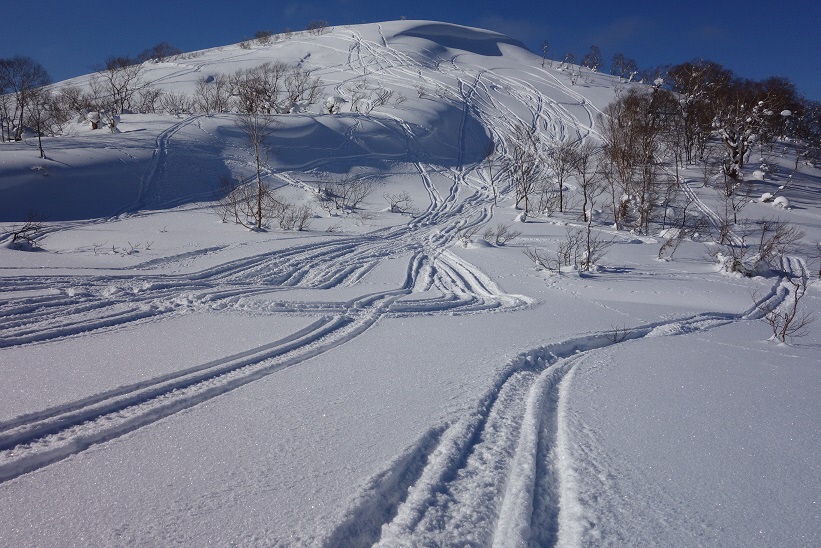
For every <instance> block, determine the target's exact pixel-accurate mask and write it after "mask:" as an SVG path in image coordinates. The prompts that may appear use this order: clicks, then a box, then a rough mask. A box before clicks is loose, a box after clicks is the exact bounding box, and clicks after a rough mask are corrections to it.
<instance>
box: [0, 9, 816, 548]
mask: <svg viewBox="0 0 821 548" xmlns="http://www.w3.org/2000/svg"><path fill="white" fill-rule="evenodd" d="M279 60H282V61H285V62H287V63H289V64H299V65H300V66H302V67H304V68H307V69H310V70H312V71H313V74H314V75H315V76H319V77H320V78H321V79H322V81H323V85H324V90H323V94H324V95H325V96H335V97H340V98H342V99H345V100H346V101H347V102H346V103H343V106H342V109H341V111H340V112H337V113H335V114H329V113H327V112H324V109H323V108H322V106H323V103H322V102H320V103H319V104H317V105H314V106H312V107H309V108H308V109H307V111H303V112H297V113H293V114H285V115H279V116H277V120H278V125H277V128H276V131H275V133H274V135H273V137H272V141H271V150H270V157H269V159H268V162H267V167H266V174H265V175H266V182H267V183H268V184H270V185H271V186H273V187H276V188H277V192H278V193H279V194H280V195H281V196H285V197H287V198H288V199H289V200H292V201H294V202H295V203H304V204H308V205H313V204H315V195H316V188H317V185H318V184H319V183H322V182H328V181H339V180H352V179H357V178H360V179H366V180H368V181H370V182H371V183H372V184H373V191H372V192H371V194H370V195H369V196H368V197H367V198H366V199H365V201H364V203H363V207H362V208H360V209H359V210H356V211H348V212H341V213H336V214H334V215H329V214H328V213H327V212H325V211H323V210H321V209H320V208H318V207H316V206H315V205H314V208H315V213H316V215H315V218H313V219H312V223H311V225H310V227H309V228H308V229H307V230H305V231H300V232H296V231H285V230H279V229H277V228H276V227H274V228H272V229H271V230H269V231H247V230H245V229H243V228H241V227H239V226H237V225H233V224H226V223H221V222H220V216H219V215H218V214H217V213H215V212H214V211H213V209H212V206H213V203H214V202H213V200H214V199H215V196H216V195H217V191H218V190H219V180H220V177H221V176H223V175H232V176H234V177H236V178H239V179H241V180H247V179H249V178H250V177H251V175H252V174H253V173H254V171H253V161H252V160H253V158H252V156H251V151H250V150H249V147H248V145H247V143H246V140H245V138H244V136H243V135H242V132H241V131H240V129H239V128H238V127H237V124H236V116H235V115H233V114H217V115H212V116H206V115H199V114H195V115H188V114H180V115H170V114H150V115H148V114H139V115H138V114H125V115H123V116H122V120H121V123H120V125H119V129H120V131H121V132H120V133H117V134H112V133H108V132H103V131H100V130H97V131H92V130H90V129H88V128H87V127H85V126H83V125H80V124H78V125H76V126H75V128H74V131H73V134H71V135H66V136H63V137H57V138H50V139H46V140H45V141H44V145H45V148H46V152H47V155H48V157H49V159H48V160H39V159H38V154H37V150H36V148H35V147H34V146H32V143H15V144H4V145H3V146H2V147H0V224H2V226H7V227H12V226H19V224H20V221H22V220H23V219H25V218H26V216H27V215H28V214H29V212H32V213H35V214H37V215H39V216H41V217H43V218H45V219H46V221H47V222H46V225H47V229H46V233H45V234H44V235H43V236H42V237H41V238H40V239H39V244H40V248H41V249H40V250H39V251H36V252H24V251H19V250H16V249H13V248H12V247H11V246H9V245H8V243H9V240H10V237H9V236H8V235H6V234H4V236H3V237H2V239H0V378H1V379H2V380H3V381H2V383H0V540H2V544H4V545H54V544H83V545H123V544H146V545H166V544H171V543H182V544H188V545H202V544H219V545H225V544H230V543H234V544H242V545H330V546H360V545H361V546H364V545H371V544H375V543H381V545H384V546H419V545H424V546H444V545H475V546H485V545H498V546H522V545H533V546H550V545H562V546H564V545H601V544H610V545H625V544H627V545H694V544H697V545H703V544H721V545H737V546H752V545H761V546H766V545H773V544H786V545H808V546H809V545H817V544H819V543H821V510H820V509H819V508H818V507H817V506H818V504H817V501H816V498H817V497H816V494H817V492H818V486H819V485H821V466H819V463H818V459H817V458H816V457H815V455H816V454H817V452H818V450H819V439H821V432H819V427H818V421H817V420H816V418H817V417H818V415H819V412H820V411H821V398H819V397H818V395H817V394H816V393H815V392H817V391H815V392H814V391H813V387H817V386H818V385H819V381H821V359H819V356H818V345H819V343H821V339H820V338H819V336H818V334H817V331H812V332H811V334H810V336H808V337H807V338H805V339H801V340H800V344H795V345H793V346H786V345H781V346H779V345H775V344H773V343H772V342H769V341H767V340H766V339H767V337H768V336H769V333H768V327H767V326H766V324H764V323H763V322H761V321H759V320H758V319H757V318H758V317H759V316H760V313H759V310H758V309H757V308H756V307H755V306H754V303H753V299H752V298H751V293H753V294H755V296H756V297H755V298H756V299H759V300H760V301H767V302H770V303H773V304H776V303H778V302H780V301H781V300H783V299H785V298H787V296H788V295H789V285H788V284H787V283H786V281H785V280H782V279H780V278H778V277H772V278H753V279H741V278H734V277H729V276H726V275H723V274H721V273H719V272H717V271H716V270H717V269H716V268H715V266H714V265H713V264H711V263H710V261H709V260H707V259H705V253H704V246H703V244H702V243H697V242H689V241H688V242H685V243H684V244H682V246H681V249H680V250H679V252H678V253H677V255H676V259H675V260H674V261H667V262H662V261H658V260H656V256H657V254H658V248H659V246H660V245H661V240H660V239H659V238H657V237H655V236H653V235H643V236H636V235H631V234H627V233H623V232H622V233H619V232H616V231H613V230H612V229H611V228H610V227H607V226H603V225H600V226H597V228H596V230H597V232H599V233H601V234H605V235H607V237H612V238H614V245H613V247H612V248H611V250H610V251H609V253H608V255H607V259H606V260H605V263H606V266H605V267H604V268H603V269H602V270H601V271H599V272H596V273H590V274H585V275H578V274H573V275H565V276H556V275H548V274H546V273H544V272H540V271H537V270H535V269H534V265H533V263H532V262H530V260H529V259H527V257H526V256H525V255H524V254H523V253H522V251H523V250H524V249H525V248H533V247H534V246H540V247H546V248H554V249H555V247H556V245H557V243H558V242H559V241H560V240H561V239H562V238H563V237H564V235H565V230H566V228H567V227H568V226H575V225H580V224H581V222H580V221H579V219H578V217H579V213H580V204H579V201H578V200H577V199H576V196H577V189H576V187H575V186H574V185H573V184H570V185H569V188H568V191H567V192H568V200H569V203H570V204H571V207H570V208H569V211H568V212H567V213H566V214H563V215H555V216H553V217H541V218H531V219H529V220H528V222H526V223H521V222H516V219H517V218H518V213H519V212H518V211H517V210H515V209H514V207H513V197H514V196H513V189H512V188H511V187H510V184H509V182H506V181H505V180H504V178H502V177H500V176H499V174H498V169H496V168H498V165H494V164H492V163H491V162H490V161H489V160H488V158H487V151H488V144H489V143H490V142H491V141H494V142H496V143H497V146H498V147H499V149H500V150H502V151H504V150H505V149H506V148H507V147H508V146H509V145H510V144H511V142H512V141H511V139H512V136H511V132H512V130H513V128H514V127H515V125H516V124H525V125H526V126H529V127H534V128H536V129H537V130H538V131H539V133H540V135H541V136H542V138H543V140H544V141H545V142H546V143H547V144H551V143H556V142H560V141H569V142H572V143H577V142H582V141H584V140H585V139H596V138H597V115H598V114H599V113H600V112H601V110H602V109H603V108H604V107H605V106H606V105H607V104H608V103H609V102H610V101H611V100H613V98H614V97H615V96H616V94H615V90H616V88H621V87H623V86H624V85H638V84H623V83H622V84H619V83H618V82H617V81H616V80H615V79H614V78H612V77H610V76H607V75H601V74H595V73H589V72H588V73H585V74H584V77H583V78H581V79H579V80H578V81H577V82H576V83H575V85H574V84H573V83H572V82H571V78H570V76H569V74H568V71H567V70H560V68H559V66H558V64H554V65H553V66H550V65H549V64H548V66H545V67H543V66H542V59H541V58H540V57H538V56H536V55H534V54H532V53H531V52H528V51H527V50H525V49H524V48H523V47H522V46H521V45H520V44H519V43H518V42H516V41H515V40H512V39H510V38H508V37H505V36H502V35H500V34H497V33H494V32H490V31H485V30H480V29H471V28H466V27H459V26H455V25H449V24H445V23H437V22H431V21H394V22H385V23H381V24H371V25H359V26H351V27H334V28H330V29H328V30H327V31H326V32H325V33H323V34H319V35H316V34H311V33H296V34H295V35H293V36H292V37H289V38H287V39H286V38H284V37H281V38H280V39H279V40H276V41H274V42H272V43H271V44H268V45H259V44H257V43H255V42H252V43H251V44H250V47H241V46H240V45H231V46H224V47H218V48H214V49H210V50H206V51H202V52H195V53H193V54H186V55H184V56H181V57H179V58H175V59H173V60H170V61H168V62H162V63H152V64H147V65H145V66H144V68H143V73H142V78H143V79H144V80H145V81H146V82H151V83H152V84H154V85H156V86H157V87H159V88H161V89H163V90H164V91H166V92H169V93H192V92H193V90H194V88H195V86H196V82H197V81H198V79H200V78H207V77H209V76H216V75H218V74H228V73H232V72H234V71H236V70H238V69H240V68H249V67H255V66H259V65H261V64H262V63H265V62H268V61H279ZM72 83H73V84H75V85H79V86H83V85H87V83H88V78H87V77H80V78H76V79H74V80H73V81H72ZM363 86H364V87H365V88H367V89H372V90H381V91H379V93H383V94H384V93H388V92H389V93H390V94H392V95H391V98H390V99H391V100H390V101H388V102H387V103H386V104H385V105H383V106H378V107H376V108H373V110H370V111H369V112H365V111H364V110H367V109H363V111H360V112H357V111H356V109H353V108H352V107H351V105H352V103H353V101H354V94H355V93H356V91H357V90H361V89H363ZM399 97H401V98H402V99H399V100H397V98H399ZM775 161H777V162H780V163H781V164H782V165H783V170H782V172H781V174H780V175H776V176H775V178H774V179H772V180H770V181H761V182H759V183H758V184H759V186H760V190H762V191H764V190H767V189H768V188H770V187H773V188H774V187H777V186H778V185H779V184H780V183H782V182H783V180H779V177H782V178H783V177H786V174H787V173H789V172H790V170H789V169H788V166H789V165H791V158H790V157H789V151H787V152H785V153H784V154H781V155H780V156H779V157H778V158H777V159H776V160H775ZM819 177H821V173H819V171H818V170H817V169H814V168H812V167H810V166H806V167H805V168H804V170H803V172H802V173H800V174H797V175H796V179H795V181H794V182H793V183H792V184H791V186H790V187H789V190H788V192H787V196H788V197H789V199H790V202H791V203H793V204H794V207H793V209H791V210H780V209H775V208H773V206H772V205H771V204H765V203H753V204H749V205H748V209H746V210H745V213H748V214H750V215H751V216H757V217H762V216H774V215H778V216H781V217H782V218H785V219H787V220H790V221H791V222H794V223H796V224H797V225H799V226H801V227H803V228H804V229H805V230H806V232H807V236H806V238H805V239H804V244H805V245H806V246H807V249H805V250H804V251H805V253H804V255H805V256H808V255H809V251H808V249H809V247H810V246H812V245H814V242H817V241H819V239H821V228H819V227H821V222H819V221H821V214H819V212H820V211H821V210H820V209H819V204H818V199H817V190H816V188H817V185H818V181H819ZM690 186H692V188H690V187H688V188H689V192H691V193H693V197H694V203H696V204H697V205H699V207H701V208H703V209H704V210H705V214H706V213H707V210H709V208H711V207H712V208H715V206H716V204H715V193H712V192H711V191H709V190H708V189H704V188H698V187H697V185H690ZM399 192H407V193H408V195H409V196H410V198H411V199H412V202H413V206H412V209H413V210H414V211H413V212H412V214H411V213H395V212H391V211H390V210H389V208H388V203H387V202H386V201H385V199H383V195H385V194H396V193H399ZM495 192H498V193H499V199H498V204H496V203H495V202H496V200H495V198H494V194H495ZM499 223H506V224H512V225H513V226H514V227H515V229H516V230H519V231H521V232H522V233H523V234H522V235H520V236H519V238H518V239H516V240H514V241H512V242H511V243H509V244H507V245H504V246H496V245H492V244H491V243H488V242H486V241H485V240H484V239H482V238H479V237H478V235H479V234H481V233H482V231H483V230H484V229H485V228H486V227H495V226H497V224H499ZM471 233H472V234H473V236H472V239H471V241H470V243H469V244H468V245H467V246H463V245H460V244H461V242H462V241H463V240H465V239H470V238H469V237H468V236H467V235H470V234H471ZM460 237H461V238H460ZM811 266H812V265H811V264H810V265H808V264H807V263H806V261H804V260H800V259H793V260H791V262H790V264H789V265H788V267H789V268H791V269H792V270H793V271H794V272H796V273H802V272H803V273H804V275H808V273H809V272H810V268H811ZM804 302H805V303H808V304H807V305H806V306H808V307H809V308H810V309H811V310H816V311H817V310H819V309H821V303H819V301H818V288H817V286H813V287H811V288H810V292H809V293H808V297H807V299H805V301H804Z"/></svg>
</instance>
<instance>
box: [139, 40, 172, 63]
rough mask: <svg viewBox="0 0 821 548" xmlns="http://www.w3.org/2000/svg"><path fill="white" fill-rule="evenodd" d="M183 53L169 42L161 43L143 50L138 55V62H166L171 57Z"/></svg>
mask: <svg viewBox="0 0 821 548" xmlns="http://www.w3.org/2000/svg"><path fill="white" fill-rule="evenodd" d="M181 53H183V51H182V50H181V49H180V48H178V47H176V46H174V45H172V44H169V43H168V42H160V43H159V44H156V45H154V46H151V47H150V48H148V49H146V50H143V51H142V52H140V53H139V54H138V55H137V61H138V62H140V63H143V62H145V61H165V60H166V59H167V58H169V57H173V56H175V55H180V54H181Z"/></svg>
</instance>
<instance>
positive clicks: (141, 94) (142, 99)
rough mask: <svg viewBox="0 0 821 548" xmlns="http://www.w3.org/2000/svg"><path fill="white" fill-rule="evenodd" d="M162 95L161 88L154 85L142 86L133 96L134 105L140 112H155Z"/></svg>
mask: <svg viewBox="0 0 821 548" xmlns="http://www.w3.org/2000/svg"><path fill="white" fill-rule="evenodd" d="M163 95H164V92H163V90H161V89H159V88H156V87H154V86H146V87H144V88H142V89H141V90H140V91H138V92H137V94H136V95H135V97H134V107H135V110H136V111H137V112H140V113H142V114H153V113H155V112H157V106H158V105H159V104H160V99H161V98H162V96H163Z"/></svg>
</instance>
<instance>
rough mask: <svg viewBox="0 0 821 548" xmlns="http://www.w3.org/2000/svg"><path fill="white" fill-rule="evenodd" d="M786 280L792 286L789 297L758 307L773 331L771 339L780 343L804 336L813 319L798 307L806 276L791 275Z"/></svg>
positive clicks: (804, 292)
mask: <svg viewBox="0 0 821 548" xmlns="http://www.w3.org/2000/svg"><path fill="white" fill-rule="evenodd" d="M787 281H788V282H789V284H790V285H791V286H792V291H790V297H788V298H787V299H786V300H785V301H784V302H782V303H780V305H773V304H769V303H767V304H763V305H759V307H758V308H759V310H760V311H761V312H763V313H764V318H763V319H764V321H766V322H767V323H768V324H769V325H770V328H771V329H772V331H773V339H777V340H779V341H781V342H782V343H784V342H787V339H790V340H792V339H795V338H798V337H804V336H806V335H807V334H808V333H809V326H810V324H811V323H812V322H814V321H815V316H814V315H812V314H810V313H809V312H808V311H806V310H800V309H799V303H800V302H801V299H803V298H804V296H805V295H806V294H807V278H806V277H803V276H792V277H790V278H788V279H787Z"/></svg>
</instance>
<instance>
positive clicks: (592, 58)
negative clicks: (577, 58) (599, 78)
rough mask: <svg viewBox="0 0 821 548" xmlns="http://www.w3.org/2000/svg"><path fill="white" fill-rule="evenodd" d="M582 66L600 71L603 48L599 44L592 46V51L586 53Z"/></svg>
mask: <svg viewBox="0 0 821 548" xmlns="http://www.w3.org/2000/svg"><path fill="white" fill-rule="evenodd" d="M582 66H583V67H587V68H589V69H590V70H591V71H593V72H598V71H599V67H600V66H601V50H600V49H599V46H596V45H593V46H590V51H588V52H587V53H586V54H585V55H584V59H582Z"/></svg>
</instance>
